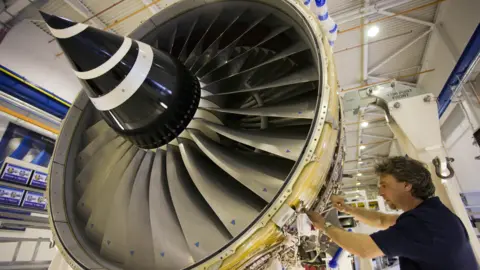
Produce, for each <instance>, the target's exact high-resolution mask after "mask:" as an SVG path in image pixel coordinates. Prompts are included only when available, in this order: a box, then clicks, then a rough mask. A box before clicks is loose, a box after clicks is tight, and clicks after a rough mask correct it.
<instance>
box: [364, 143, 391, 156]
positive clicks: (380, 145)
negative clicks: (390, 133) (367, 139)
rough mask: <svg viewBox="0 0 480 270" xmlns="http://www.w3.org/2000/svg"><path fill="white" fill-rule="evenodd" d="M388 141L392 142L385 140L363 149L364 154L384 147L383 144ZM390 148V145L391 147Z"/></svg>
mask: <svg viewBox="0 0 480 270" xmlns="http://www.w3.org/2000/svg"><path fill="white" fill-rule="evenodd" d="M386 143H392V141H385V142H383V143H379V144H378V145H375V146H374V147H370V148H366V149H364V150H363V152H362V156H365V155H366V154H367V153H371V152H373V151H375V150H377V149H379V148H380V147H383V145H384V144H386ZM389 149H390V147H389Z"/></svg>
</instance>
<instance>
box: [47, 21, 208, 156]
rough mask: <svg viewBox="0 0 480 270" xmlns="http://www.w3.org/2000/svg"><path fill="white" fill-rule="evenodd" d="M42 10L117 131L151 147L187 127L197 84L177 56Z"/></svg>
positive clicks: (197, 94)
mask: <svg viewBox="0 0 480 270" xmlns="http://www.w3.org/2000/svg"><path fill="white" fill-rule="evenodd" d="M41 14H42V16H43V18H44V20H45V22H46V23H47V25H48V27H49V28H50V30H51V32H52V34H53V35H54V36H55V37H56V39H57V41H58V43H59V44H60V46H61V48H62V49H63V51H64V53H65V55H66V57H67V58H68V59H69V60H70V63H71V65H72V68H73V69H74V72H75V74H76V75H77V77H78V78H79V80H80V81H81V83H82V84H83V86H84V88H83V89H84V91H85V92H86V93H87V94H88V96H89V98H90V100H91V101H92V103H93V105H94V106H95V107H96V108H97V109H98V110H99V111H100V112H101V115H102V116H103V118H104V119H105V121H106V122H107V123H108V125H109V126H110V127H112V128H113V129H114V130H115V131H116V132H117V133H118V134H120V135H121V136H123V137H125V138H127V139H128V140H130V141H131V142H132V143H134V144H135V145H137V146H138V147H141V148H146V149H152V148H158V147H160V146H162V145H165V144H167V143H168V142H170V141H171V140H173V139H174V138H176V137H177V136H178V135H179V134H180V133H182V131H183V130H184V129H185V128H186V127H187V125H188V124H189V123H190V121H191V120H192V118H193V116H194V114H195V112H196V110H197V107H198V104H199V101H200V85H199V82H198V80H197V79H196V77H194V76H193V75H192V74H191V73H190V71H189V70H187V68H186V67H185V66H184V65H183V64H182V63H181V62H180V61H178V60H177V59H176V58H174V57H172V56H171V55H170V54H168V53H166V52H163V51H160V50H158V49H155V48H152V47H151V46H150V45H148V44H145V43H142V42H140V41H137V40H132V39H130V38H128V37H122V36H118V35H116V34H113V33H110V32H106V31H103V30H100V29H96V28H93V27H90V26H88V25H85V24H81V23H75V22H72V21H69V20H67V19H64V18H61V17H57V16H53V15H49V14H46V13H43V12H41Z"/></svg>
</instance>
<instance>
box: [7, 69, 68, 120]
mask: <svg viewBox="0 0 480 270" xmlns="http://www.w3.org/2000/svg"><path fill="white" fill-rule="evenodd" d="M0 90H1V91H3V92H5V93H7V94H9V95H11V96H13V97H16V98H18V99H20V100H22V101H24V102H26V103H28V104H30V105H32V106H35V107H36V108H38V109H40V110H43V111H45V112H47V113H49V114H51V115H54V116H56V117H58V118H60V119H63V118H65V115H66V114H67V112H68V109H69V108H70V106H71V104H70V103H68V102H67V101H65V100H63V99H61V98H59V97H58V96H56V95H54V94H53V93H51V92H49V91H47V90H45V89H44V88H42V87H40V86H38V85H35V84H34V83H32V82H30V81H28V80H27V79H25V78H24V77H22V76H21V75H19V74H17V73H15V72H13V71H12V70H9V69H8V68H6V67H4V66H2V65H0Z"/></svg>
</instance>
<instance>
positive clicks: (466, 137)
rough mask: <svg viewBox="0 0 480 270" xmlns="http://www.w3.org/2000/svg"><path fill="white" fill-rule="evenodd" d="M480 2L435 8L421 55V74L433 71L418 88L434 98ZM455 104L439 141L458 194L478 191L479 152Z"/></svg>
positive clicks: (461, 0)
mask: <svg viewBox="0 0 480 270" xmlns="http://www.w3.org/2000/svg"><path fill="white" fill-rule="evenodd" d="M478 10H480V1H473V0H455V1H445V2H442V4H441V5H440V7H439V10H438V14H437V19H436V26H435V27H436V29H435V30H434V31H433V33H432V36H431V40H430V41H429V45H428V47H427V50H426V52H425V56H424V60H423V68H422V70H428V69H435V70H434V71H433V72H430V73H426V74H422V75H420V78H419V81H418V87H420V88H422V89H424V90H425V91H426V92H430V93H433V94H435V95H438V94H439V93H440V91H441V90H442V89H443V87H444V85H445V83H446V81H447V79H448V77H449V76H450V74H451V72H452V70H453V68H454V67H455V65H456V63H457V60H458V59H459V57H460V55H461V54H462V52H463V50H464V49H465V46H466V45H467V43H468V42H469V40H470V38H471V36H472V34H473V32H474V31H475V29H476V27H477V26H478V24H479V22H480V17H479V16H478V14H477V13H478V12H477V11H478ZM470 122H471V121H469V119H468V118H467V117H466V116H465V113H464V111H463V109H462V107H460V105H458V104H456V103H452V104H451V105H450V106H449V107H448V108H447V111H446V112H445V113H444V115H443V117H442V118H441V124H442V138H443V141H444V143H445V147H446V149H447V152H448V154H449V155H450V156H452V157H453V158H455V160H456V161H455V162H454V163H453V168H454V169H455V171H456V178H457V180H458V183H459V186H460V188H461V191H462V192H476V191H480V184H479V183H478V172H479V171H478V168H479V165H480V161H478V160H475V159H474V157H475V156H478V155H480V148H479V147H478V146H475V145H473V132H474V129H476V127H472V126H471V123H470Z"/></svg>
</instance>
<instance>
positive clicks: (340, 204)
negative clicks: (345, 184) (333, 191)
mask: <svg viewBox="0 0 480 270" xmlns="http://www.w3.org/2000/svg"><path fill="white" fill-rule="evenodd" d="M330 200H331V201H332V205H333V207H335V208H337V210H338V211H340V212H344V213H348V212H349V211H350V210H351V207H350V206H348V205H347V204H346V203H345V199H344V198H343V197H342V196H338V195H332V197H331V198H330Z"/></svg>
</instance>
